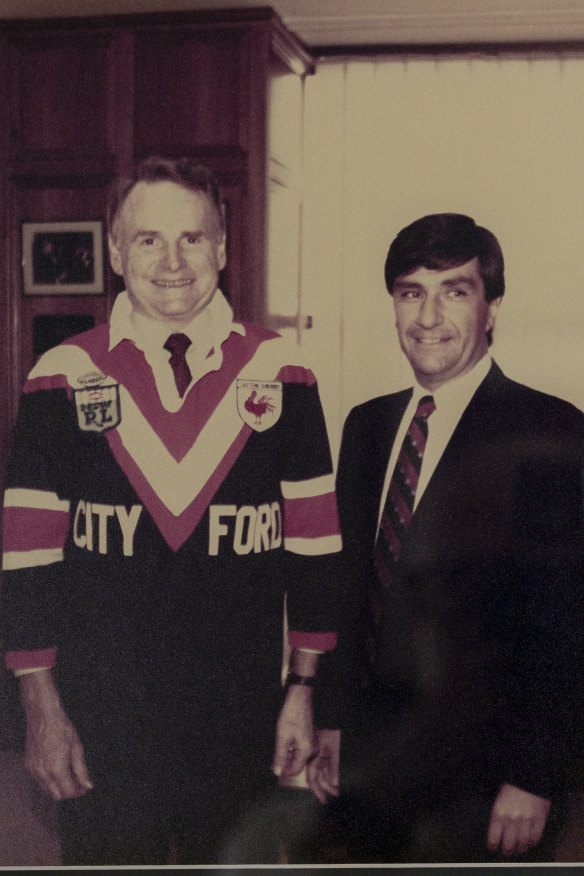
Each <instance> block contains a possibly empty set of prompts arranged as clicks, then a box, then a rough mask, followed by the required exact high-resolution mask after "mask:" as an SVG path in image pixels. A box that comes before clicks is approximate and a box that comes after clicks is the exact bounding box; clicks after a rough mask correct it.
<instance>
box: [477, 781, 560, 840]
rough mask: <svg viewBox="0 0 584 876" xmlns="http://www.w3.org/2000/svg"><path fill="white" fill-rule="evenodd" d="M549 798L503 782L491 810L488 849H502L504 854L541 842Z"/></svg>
mask: <svg viewBox="0 0 584 876" xmlns="http://www.w3.org/2000/svg"><path fill="white" fill-rule="evenodd" d="M549 809H550V801H549V800H546V799H545V798H544V797H537V796H536V795H535V794H530V793H529V792H528V791H522V790H521V788H516V787H515V785H507V784H505V785H503V787H502V788H501V790H500V791H499V793H498V794H497V798H496V800H495V803H494V804H493V810H492V812H491V823H490V824H489V831H488V834H487V846H488V848H489V851H491V852H495V851H497V849H499V848H500V849H501V851H502V852H503V854H504V855H513V854H517V853H518V854H522V853H523V852H526V851H527V850H528V849H530V848H532V847H533V846H536V845H537V844H538V842H539V841H540V839H541V837H542V834H543V829H544V827H545V823H546V820H547V816H548V812H549Z"/></svg>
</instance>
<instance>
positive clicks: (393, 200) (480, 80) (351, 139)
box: [302, 55, 584, 446]
mask: <svg viewBox="0 0 584 876" xmlns="http://www.w3.org/2000/svg"><path fill="white" fill-rule="evenodd" d="M305 180H306V190H305V202H304V240H303V273H302V295H303V300H304V302H305V311H306V312H310V313H312V315H313V322H314V328H313V330H312V331H311V332H309V333H307V338H306V340H305V343H306V344H307V345H308V346H310V347H311V351H312V353H313V356H314V359H315V364H316V367H317V370H318V373H319V379H320V383H321V387H322V394H323V398H324V402H325V407H326V411H327V416H328V419H329V424H330V426H331V432H332V434H333V444H334V445H335V446H336V444H337V442H338V436H339V430H340V425H341V423H342V420H343V419H344V416H345V415H346V413H347V412H348V410H349V408H350V407H351V406H352V405H354V404H356V403H358V402H360V401H362V400H364V399H365V398H369V397H372V396H374V395H378V394H380V393H383V392H386V391H388V390H394V389H397V388H400V387H402V386H404V385H407V383H408V381H409V371H408V368H407V365H406V364H404V363H403V361H402V358H401V354H400V353H399V350H398V349H397V345H396V342H395V338H394V334H395V333H394V330H393V317H392V310H391V301H390V300H389V299H388V296H387V293H386V292H385V289H384V284H383V264H384V261H385V255H386V252H387V247H388V245H389V243H390V241H391V240H392V238H393V237H394V236H395V234H396V233H397V231H398V230H399V229H400V228H402V227H403V226H404V225H406V224H408V223H409V222H411V221H413V220H414V219H416V218H418V217H419V216H422V215H424V214H426V213H431V212H443V211H456V212H463V213H468V214H470V215H471V216H473V217H474V218H475V219H476V220H477V221H478V222H479V223H480V224H483V225H486V226H487V227H488V228H490V229H491V230H492V231H494V233H495V234H496V235H497V237H498V238H499V240H500V242H501V244H502V247H503V251H504V254H505V258H506V276H507V295H506V298H505V301H504V304H503V307H502V309H501V311H500V314H499V321H498V325H497V328H496V332H495V344H494V347H493V354H494V356H495V357H496V358H497V360H498V362H499V364H500V365H501V366H502V367H503V368H504V370H505V371H506V372H507V373H508V374H509V376H512V377H515V378H516V379H519V380H521V381H523V382H525V383H528V384H531V385H534V386H537V387H538V388H541V389H544V390H546V391H548V392H552V393H554V394H556V395H560V396H563V397H565V398H568V399H570V400H571V401H573V402H574V403H575V404H577V405H578V406H580V407H582V408H584V379H583V377H582V372H583V370H584V258H583V255H582V253H583V249H584V246H583V243H584V56H582V57H580V56H577V55H576V56H562V55H557V56H555V55H554V56H552V55H547V56H542V55H539V56H533V57H526V56H505V55H499V56H497V57H494V56H485V57H483V56H475V55H472V56H464V57H463V56H444V55H436V56H434V57H428V56H423V57H401V56H400V57H385V58H378V59H377V58H376V59H367V60H364V59H341V60H330V61H324V62H321V63H320V64H319V66H318V70H317V74H316V76H314V77H311V78H309V79H308V81H307V86H306V110H305Z"/></svg>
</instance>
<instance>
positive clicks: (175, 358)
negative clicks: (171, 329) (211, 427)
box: [164, 332, 191, 398]
mask: <svg viewBox="0 0 584 876" xmlns="http://www.w3.org/2000/svg"><path fill="white" fill-rule="evenodd" d="M190 346H191V339H190V338H189V337H187V335H184V334H182V332H177V333H176V334H174V335H169V337H168V338H167V339H166V343H165V345H164V349H165V350H168V351H169V352H170V354H171V356H170V359H169V362H170V365H171V367H172V370H173V372H174V382H175V383H176V388H177V390H178V394H179V395H180V397H181V398H182V397H183V395H184V394H185V392H186V391H187V388H188V386H189V384H190V382H191V369H190V368H189V366H188V363H187V360H186V355H185V354H186V352H187V350H188V348H189V347H190Z"/></svg>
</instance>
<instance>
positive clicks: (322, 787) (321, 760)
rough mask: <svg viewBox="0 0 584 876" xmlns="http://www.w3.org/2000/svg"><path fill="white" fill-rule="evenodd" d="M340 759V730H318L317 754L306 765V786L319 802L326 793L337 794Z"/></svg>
mask: <svg viewBox="0 0 584 876" xmlns="http://www.w3.org/2000/svg"><path fill="white" fill-rule="evenodd" d="M340 759H341V731H340V730H319V731H318V754H317V755H316V757H314V758H313V759H312V760H311V761H310V762H309V764H308V766H307V767H306V780H307V782H308V787H309V788H310V790H311V791H312V793H313V794H314V796H315V797H316V798H317V800H320V802H321V803H326V798H327V794H330V795H332V796H333V797H338V796H339V764H340Z"/></svg>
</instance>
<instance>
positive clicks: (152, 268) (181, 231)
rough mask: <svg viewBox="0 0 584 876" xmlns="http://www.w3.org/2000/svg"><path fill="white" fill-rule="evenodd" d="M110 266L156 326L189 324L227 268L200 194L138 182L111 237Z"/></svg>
mask: <svg viewBox="0 0 584 876" xmlns="http://www.w3.org/2000/svg"><path fill="white" fill-rule="evenodd" d="M109 251H110V261H111V265H112V268H113V270H114V271H115V272H116V274H120V275H121V276H123V277H124V280H125V283H126V289H127V291H128V295H129V296H130V300H131V301H132V305H133V307H134V308H135V309H136V310H137V311H139V312H140V313H143V314H144V315H145V316H148V317H149V318H150V319H155V320H157V321H159V322H168V323H172V324H174V325H176V326H180V325H182V324H185V323H187V322H188V321H189V320H191V319H192V318H193V316H195V315H196V314H197V313H200V312H201V311H202V310H203V309H204V308H205V307H206V306H207V304H208V303H209V302H210V301H211V299H212V297H213V295H214V294H215V290H216V289H217V285H218V282H219V271H220V270H221V269H222V268H224V267H225V262H226V254H225V234H224V233H222V232H221V231H220V227H219V218H218V216H217V215H216V211H215V208H214V206H213V204H212V203H211V201H210V199H209V198H208V197H207V195H206V194H205V193H204V192H194V191H191V190H190V189H186V188H184V187H183V186H179V185H177V184H176V183H174V182H168V181H161V182H154V183H150V182H139V183H136V185H135V186H134V188H133V189H132V190H131V191H130V193H129V195H128V197H127V198H126V200H125V201H124V203H123V205H122V208H121V210H120V213H119V216H118V218H117V221H116V224H115V227H114V235H113V236H110V238H109Z"/></svg>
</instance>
